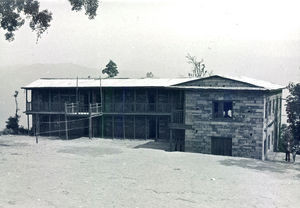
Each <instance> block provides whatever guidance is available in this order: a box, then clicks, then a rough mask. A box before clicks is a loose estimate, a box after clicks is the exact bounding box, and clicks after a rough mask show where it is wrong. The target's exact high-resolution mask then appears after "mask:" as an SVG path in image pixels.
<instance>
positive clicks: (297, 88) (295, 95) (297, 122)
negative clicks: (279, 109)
mask: <svg viewBox="0 0 300 208" xmlns="http://www.w3.org/2000/svg"><path fill="white" fill-rule="evenodd" d="M287 88H288V90H289V93H290V94H289V95H288V96H287V99H286V102H287V103H286V113H287V117H288V119H287V122H288V124H289V128H290V129H291V134H292V136H293V138H294V142H296V143H299V142H300V83H297V84H294V83H290V84H289V85H288V87H287Z"/></svg>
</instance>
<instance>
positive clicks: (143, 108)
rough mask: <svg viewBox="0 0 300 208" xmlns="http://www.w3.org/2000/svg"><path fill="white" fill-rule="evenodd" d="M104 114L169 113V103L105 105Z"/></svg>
mask: <svg viewBox="0 0 300 208" xmlns="http://www.w3.org/2000/svg"><path fill="white" fill-rule="evenodd" d="M103 110H104V112H106V113H170V112H171V107H170V104H169V103H105V104H104V109H103Z"/></svg>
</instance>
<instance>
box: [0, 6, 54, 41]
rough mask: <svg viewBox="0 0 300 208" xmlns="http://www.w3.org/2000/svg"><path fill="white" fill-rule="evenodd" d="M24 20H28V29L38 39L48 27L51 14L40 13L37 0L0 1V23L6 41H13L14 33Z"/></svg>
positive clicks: (43, 11) (46, 12) (47, 12)
mask: <svg viewBox="0 0 300 208" xmlns="http://www.w3.org/2000/svg"><path fill="white" fill-rule="evenodd" d="M25 19H29V20H30V22H29V27H30V28H31V29H32V30H33V31H35V32H36V34H37V39H39V38H40V37H41V35H42V34H43V33H44V32H45V31H46V30H47V28H48V27H49V26H50V24H49V23H50V21H51V20H52V13H51V12H49V11H48V10H42V11H40V3H39V2H38V1H37V0H11V1H10V0H0V22H1V28H2V29H3V30H4V31H6V33H5V38H6V40H8V41H13V40H14V32H15V31H16V30H18V29H19V28H20V27H21V26H23V25H24V23H25Z"/></svg>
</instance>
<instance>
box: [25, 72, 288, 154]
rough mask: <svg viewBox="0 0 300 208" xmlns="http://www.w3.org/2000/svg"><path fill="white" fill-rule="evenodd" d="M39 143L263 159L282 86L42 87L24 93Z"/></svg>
mask: <svg viewBox="0 0 300 208" xmlns="http://www.w3.org/2000/svg"><path fill="white" fill-rule="evenodd" d="M23 88H24V89H25V90H26V111H25V113H26V114H27V116H28V123H29V116H32V127H33V128H34V129H35V130H36V133H37V134H39V135H46V136H61V137H66V138H73V137H80V136H90V137H104V138H129V139H135V138H136V139H154V140H160V141H166V142H169V144H170V150H171V151H174V150H175V151H189V152H200V153H208V154H217V155H231V156H240V157H249V158H256V159H265V158H266V157H267V154H268V152H269V151H273V150H276V149H277V145H278V138H279V127H280V122H281V99H282V98H281V96H282V89H283V87H282V86H279V85H275V84H271V83H268V82H264V81H258V80H254V79H250V78H233V77H224V76H218V75H214V76H210V77H206V78H177V79H152V78H145V79H116V78H114V79H101V80H100V79H91V78H89V79H39V80H36V81H34V82H33V83H31V84H29V85H28V86H26V87H23Z"/></svg>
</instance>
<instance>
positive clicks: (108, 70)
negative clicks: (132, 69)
mask: <svg viewBox="0 0 300 208" xmlns="http://www.w3.org/2000/svg"><path fill="white" fill-rule="evenodd" d="M117 68H118V66H117V64H116V63H115V62H113V61H112V60H110V61H109V62H108V64H107V65H106V67H105V69H103V70H102V74H107V75H108V78H113V77H115V76H117V75H118V73H119V71H118V69H117Z"/></svg>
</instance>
